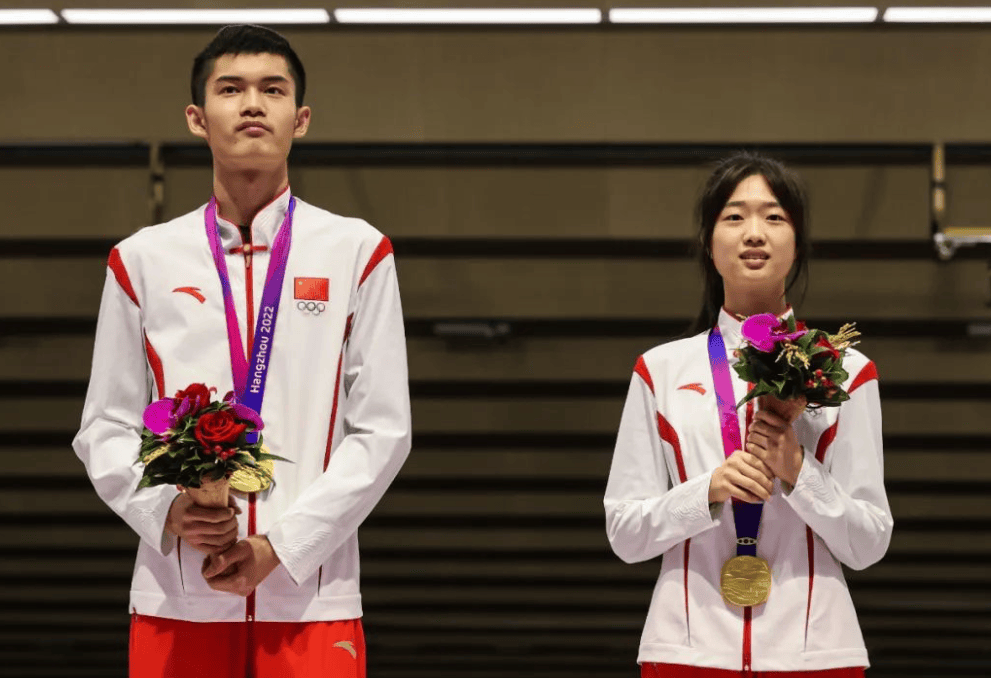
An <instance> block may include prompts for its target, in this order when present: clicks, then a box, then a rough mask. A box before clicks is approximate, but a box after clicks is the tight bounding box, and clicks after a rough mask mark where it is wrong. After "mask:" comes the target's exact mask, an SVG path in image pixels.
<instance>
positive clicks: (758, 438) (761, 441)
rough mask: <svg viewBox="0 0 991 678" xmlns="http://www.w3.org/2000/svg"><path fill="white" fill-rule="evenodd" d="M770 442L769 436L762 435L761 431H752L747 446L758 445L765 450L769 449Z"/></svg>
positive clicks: (748, 435)
mask: <svg viewBox="0 0 991 678" xmlns="http://www.w3.org/2000/svg"><path fill="white" fill-rule="evenodd" d="M769 441H770V438H769V436H767V435H765V434H764V433H761V432H760V431H750V433H748V434H747V445H757V446H758V447H762V448H763V449H765V450H766V449H767V444H768V442H769Z"/></svg>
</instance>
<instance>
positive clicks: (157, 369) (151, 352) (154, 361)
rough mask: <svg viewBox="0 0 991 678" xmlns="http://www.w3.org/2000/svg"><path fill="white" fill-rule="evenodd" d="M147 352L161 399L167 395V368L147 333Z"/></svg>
mask: <svg viewBox="0 0 991 678" xmlns="http://www.w3.org/2000/svg"><path fill="white" fill-rule="evenodd" d="M134 303H137V302H134ZM145 352H146V353H147V354H148V364H149V365H151V373H152V374H153V375H155V387H156V388H157V389H158V399H159V400H161V399H162V398H164V397H165V370H163V369H162V359H161V358H159V357H158V352H157V351H155V347H154V346H152V345H151V342H150V341H148V335H147V334H145Z"/></svg>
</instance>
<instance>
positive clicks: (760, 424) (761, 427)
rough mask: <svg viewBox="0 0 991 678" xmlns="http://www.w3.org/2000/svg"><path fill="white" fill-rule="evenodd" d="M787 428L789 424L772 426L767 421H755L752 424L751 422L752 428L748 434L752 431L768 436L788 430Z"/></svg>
mask: <svg viewBox="0 0 991 678" xmlns="http://www.w3.org/2000/svg"><path fill="white" fill-rule="evenodd" d="M787 428H788V427H787V426H782V427H781V428H778V427H776V426H771V424H769V423H768V422H766V421H754V422H753V423H752V424H750V430H749V433H748V435H749V434H750V433H760V434H761V435H764V436H768V437H770V436H776V435H781V434H782V433H784V432H785V431H786V430H787Z"/></svg>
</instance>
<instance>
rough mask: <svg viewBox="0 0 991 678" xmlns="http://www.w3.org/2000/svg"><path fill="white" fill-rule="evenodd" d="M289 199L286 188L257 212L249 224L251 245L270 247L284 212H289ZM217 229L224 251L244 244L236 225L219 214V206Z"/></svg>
mask: <svg viewBox="0 0 991 678" xmlns="http://www.w3.org/2000/svg"><path fill="white" fill-rule="evenodd" d="M291 197H292V192H291V191H290V189H289V187H288V186H286V188H285V190H284V191H282V193H280V194H279V195H277V196H275V198H273V199H272V201H271V202H270V203H268V204H267V205H265V206H264V207H262V208H261V210H259V211H258V214H256V215H255V218H254V219H253V220H252V222H251V240H252V244H253V245H255V246H262V247H266V248H271V247H272V242H273V241H274V240H275V234H276V233H278V232H279V227H280V226H282V221H283V220H284V219H285V218H286V212H288V211H289V199H290V198H291ZM217 227H218V228H219V229H220V242H221V244H222V245H223V246H224V250H225V251H228V252H229V251H230V250H231V249H233V248H237V247H241V246H242V245H243V244H244V243H243V242H242V240H241V232H240V231H239V230H238V227H237V224H235V223H234V222H232V221H228V220H227V219H225V218H224V217H223V216H222V215H221V214H220V207H219V206H218V207H217Z"/></svg>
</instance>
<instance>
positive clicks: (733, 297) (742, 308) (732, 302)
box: [723, 290, 788, 316]
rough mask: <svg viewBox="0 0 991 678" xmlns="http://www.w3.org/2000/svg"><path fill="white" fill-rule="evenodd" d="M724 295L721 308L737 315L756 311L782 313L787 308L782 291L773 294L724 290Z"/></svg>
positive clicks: (752, 313) (753, 313) (745, 314)
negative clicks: (735, 292)
mask: <svg viewBox="0 0 991 678" xmlns="http://www.w3.org/2000/svg"><path fill="white" fill-rule="evenodd" d="M724 297H725V300H724V301H723V308H725V309H726V310H727V311H728V312H729V313H732V314H733V315H737V316H751V315H757V314H758V313H773V314H774V315H782V314H783V313H784V312H785V311H787V310H788V302H787V301H786V300H785V294H784V291H780V292H776V293H774V294H760V293H750V294H746V293H741V294H732V293H731V291H730V290H725V295H724Z"/></svg>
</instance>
